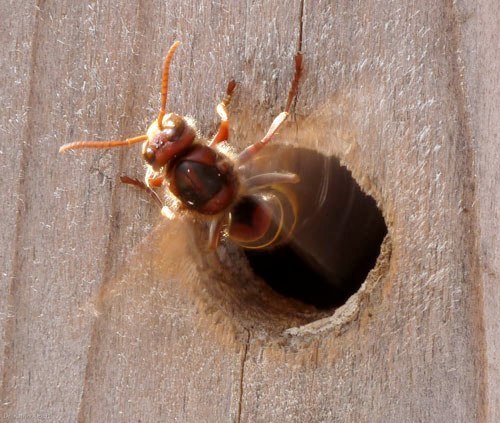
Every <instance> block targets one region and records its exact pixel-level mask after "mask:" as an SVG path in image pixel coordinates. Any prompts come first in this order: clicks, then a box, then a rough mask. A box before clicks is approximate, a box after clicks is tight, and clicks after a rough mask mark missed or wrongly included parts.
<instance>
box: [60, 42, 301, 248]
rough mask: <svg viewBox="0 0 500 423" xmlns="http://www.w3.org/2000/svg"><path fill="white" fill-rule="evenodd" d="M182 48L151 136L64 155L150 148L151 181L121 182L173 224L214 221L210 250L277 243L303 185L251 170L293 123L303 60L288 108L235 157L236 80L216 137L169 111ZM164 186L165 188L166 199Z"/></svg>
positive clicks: (291, 221) (93, 144)
mask: <svg viewBox="0 0 500 423" xmlns="http://www.w3.org/2000/svg"><path fill="white" fill-rule="evenodd" d="M179 44H180V43H179V41H176V42H174V43H173V44H172V46H171V47H170V49H169V51H168V53H167V55H166V57H165V61H164V65H163V73H162V81H161V102H160V111H159V113H158V117H157V118H156V119H155V120H154V121H153V123H152V124H151V125H150V126H149V128H148V129H147V131H146V133H145V134H143V135H139V136H136V137H133V138H128V139H125V140H109V141H77V142H72V143H69V144H65V145H63V146H62V147H61V148H60V149H59V152H60V153H63V152H65V151H68V150H77V149H95V148H104V149H108V148H114V147H122V146H130V145H134V144H137V143H143V145H142V158H143V160H144V162H145V165H146V174H145V179H144V182H142V181H139V180H137V179H132V178H129V177H127V176H123V177H121V180H122V182H124V183H126V184H131V185H135V186H137V187H139V188H142V189H144V190H146V191H148V192H149V193H150V194H151V195H152V196H153V198H155V200H156V201H157V202H158V203H159V204H160V205H161V212H162V214H163V215H164V216H165V217H167V218H168V219H173V218H174V217H175V216H176V215H177V214H178V213H180V212H182V211H188V212H190V213H191V214H192V215H194V216H197V217H201V218H202V219H203V220H205V221H208V228H209V229H208V246H209V248H210V249H215V248H216V247H217V245H218V244H219V241H220V239H221V236H222V234H225V235H226V236H228V237H229V238H230V239H231V240H233V241H234V242H235V243H237V244H238V245H240V246H242V247H244V248H264V247H267V246H270V245H275V244H276V243H277V242H278V241H280V240H282V239H284V238H285V237H286V235H287V234H288V233H290V232H291V231H292V230H293V227H294V225H295V222H296V216H297V206H296V202H295V201H294V199H293V195H292V193H291V191H290V190H288V189H287V186H288V185H290V184H295V183H297V182H299V177H298V175H297V174H295V173H287V172H269V173H260V174H254V175H251V176H247V175H246V173H245V172H244V169H246V168H247V166H248V165H249V163H251V162H252V161H253V160H254V159H255V157H256V156H257V153H259V151H261V150H262V149H263V148H264V147H265V146H266V145H267V144H268V143H269V142H270V141H271V140H272V139H273V137H274V136H275V134H276V133H277V131H278V129H279V128H280V127H281V126H282V125H283V123H284V122H285V121H286V119H287V118H288V116H289V113H290V108H291V106H292V103H293V100H294V99H295V97H296V95H297V91H298V86H299V80H300V77H301V73H302V55H301V53H297V55H296V56H295V76H294V78H293V80H292V83H291V87H290V91H289V93H288V99H287V103H286V106H285V109H284V110H283V111H282V112H281V113H279V114H278V116H276V118H275V119H274V120H273V122H272V124H271V126H270V127H269V129H268V131H267V133H266V134H265V135H264V137H263V138H262V139H260V140H259V141H257V142H255V143H254V144H251V145H250V146H248V147H247V148H245V149H244V150H243V151H241V152H240V153H239V154H236V155H235V154H231V152H230V151H229V150H228V149H227V148H225V147H224V145H225V144H226V142H227V141H228V140H229V128H230V125H229V117H228V106H229V104H230V102H231V98H232V96H233V91H234V89H235V87H236V82H235V81H234V80H231V81H230V82H229V83H228V85H227V89H226V94H225V96H224V97H223V99H222V101H221V102H220V103H219V104H218V105H217V107H216V112H217V114H218V116H219V118H220V124H219V127H218V130H217V132H216V133H215V135H214V136H213V137H211V139H208V138H207V137H203V136H202V135H201V134H200V133H199V131H198V130H197V129H196V123H195V121H194V120H193V119H191V118H189V117H186V116H180V115H178V114H175V113H173V112H169V113H167V110H166V105H167V94H168V78H169V71H170V65H171V62H172V59H173V56H174V53H175V51H176V50H177V48H178V46H179ZM157 189H163V191H164V198H163V200H162V199H161V198H160V196H159V195H158V194H157V192H156V190H157Z"/></svg>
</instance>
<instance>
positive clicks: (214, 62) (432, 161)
mask: <svg viewBox="0 0 500 423" xmlns="http://www.w3.org/2000/svg"><path fill="white" fill-rule="evenodd" d="M0 9H1V10H3V11H4V14H5V16H9V19H7V20H6V22H5V24H4V25H3V26H2V28H1V29H0V40H1V41H2V45H3V46H4V49H3V54H2V58H1V61H0V69H1V73H0V75H1V76H0V84H1V90H0V96H1V99H2V105H3V108H2V109H3V113H2V114H1V121H0V133H1V134H2V137H1V138H0V166H1V170H2V175H3V177H2V179H1V180H0V188H1V192H2V201H1V206H0V207H1V213H2V221H1V223H0V225H1V226H2V230H1V231H0V234H1V237H2V238H1V240H2V247H3V248H2V251H3V252H2V254H1V265H2V285H1V295H0V324H1V326H0V327H1V332H0V352H1V353H2V360H1V364H0V366H1V372H2V391H1V392H2V393H1V399H2V401H1V404H2V405H1V407H2V417H3V420H6V421H8V420H9V419H10V420H13V421H15V420H16V419H17V420H19V419H25V420H34V419H36V418H45V419H49V420H51V421H75V420H78V421H144V422H146V421H189V422H196V421H238V422H239V421H248V422H254V421H276V422H278V421H297V422H299V421H300V422H302V421H325V422H327V421H328V422H331V421H347V422H351V421H370V422H373V421H380V422H382V421H384V422H386V421H467V422H469V421H485V420H487V421H492V422H493V421H497V420H498V417H499V415H500V411H499V410H500V400H499V398H500V396H499V395H498V387H499V381H500V373H499V371H498V368H497V366H496V362H497V361H498V360H497V356H498V353H497V348H496V345H497V343H498V339H500V338H499V336H498V335H499V333H498V332H499V330H500V329H499V328H500V326H499V325H498V323H497V322H498V321H499V320H500V319H499V318H498V317H499V312H498V310H499V304H500V299H499V297H498V289H496V282H497V281H498V274H499V271H500V262H499V259H498V257H499V254H498V253H499V249H500V242H499V238H498V213H497V210H498V207H499V206H500V193H499V189H498V187H497V181H498V179H499V171H498V169H499V168H500V166H499V161H500V160H499V156H498V154H499V153H498V151H497V150H498V149H497V148H496V145H495V141H496V138H495V137H496V134H497V133H498V128H497V126H498V121H499V120H498V74H499V73H498V67H499V63H500V58H499V55H498V52H497V42H496V34H497V33H498V31H499V29H500V22H499V18H498V16H500V14H499V12H500V11H499V10H498V9H499V6H498V5H497V4H496V3H495V2H493V1H492V0H481V1H479V2H471V1H468V0H461V1H459V2H451V1H448V2H443V3H435V2H431V1H424V0H421V1H416V2H403V1H395V2H376V1H367V2H352V1H347V0H341V1H338V2H335V3H332V2H329V1H317V2H314V3H313V2H303V1H298V0H297V1H293V2H291V3H290V2H288V3H287V4H286V5H285V4H284V3H283V2H261V1H258V2H254V1H249V2H218V3H213V2H206V1H202V2H197V3H191V2H158V1H153V2H139V3H138V4H132V3H122V4H118V3H114V2H97V3H91V4H80V3H78V2H57V3H55V2H47V1H42V0H39V1H37V2H25V3H23V4H21V5H19V4H17V3H16V4H14V3H10V2H7V1H3V2H2V3H1V4H0ZM175 39H179V40H180V41H181V42H182V45H181V48H180V49H179V51H178V53H177V54H176V57H175V59H174V63H173V67H172V71H171V83H170V91H169V107H170V108H171V109H172V110H175V111H177V112H178V113H181V114H189V115H192V116H194V117H195V118H196V119H197V121H198V122H199V128H200V130H201V131H202V132H204V133H208V132H209V131H211V130H213V128H215V125H216V122H217V119H216V115H215V112H214V107H215V105H216V104H217V102H218V101H219V99H220V97H221V95H222V93H223V90H224V87H225V84H226V83H227V81H228V80H229V79H231V78H235V79H236V80H237V81H238V83H239V85H238V89H237V94H236V95H235V98H234V101H233V104H232V108H231V116H232V120H233V129H234V133H235V135H234V137H233V138H232V140H231V142H232V144H233V145H234V147H235V149H237V150H239V149H241V148H243V147H244V146H246V145H248V144H249V143H250V142H252V141H253V140H256V139H258V138H259V136H261V135H262V134H263V133H264V132H265V130H266V129H267V127H268V125H269V124H270V122H271V121H272V119H273V117H274V116H276V114H277V113H278V112H279V111H280V110H281V108H282V107H283V105H284V103H285V99H286V93H287V90H288V85H289V81H290V79H291V78H292V75H293V56H294V54H295V53H296V51H297V49H298V48H299V47H298V46H299V45H300V49H301V50H302V52H303V53H304V68H305V74H304V79H303V83H302V85H301V87H300V92H299V96H298V101H297V104H296V108H295V111H296V116H295V120H294V121H293V122H292V123H290V125H291V128H293V129H294V130H295V134H296V136H295V139H294V140H293V141H294V142H295V143H296V144H298V145H300V146H302V147H308V148H313V149H315V150H316V151H318V152H321V153H324V154H325V155H331V154H335V155H336V156H338V157H339V158H340V159H341V160H342V162H343V163H344V164H345V165H346V166H347V167H348V168H349V169H350V170H351V171H352V172H353V175H354V176H355V177H356V178H357V180H358V181H359V183H360V184H361V186H362V187H363V188H364V189H365V190H366V191H368V192H369V193H370V194H372V195H373V196H374V197H375V199H376V200H377V201H378V202H379V204H380V205H381V208H382V210H383V213H384V216H385V218H386V221H387V223H388V226H389V234H390V238H388V239H387V240H386V242H385V244H384V251H385V256H384V257H383V259H381V260H380V261H379V263H378V265H377V268H376V270H375V271H374V272H373V273H372V274H371V275H370V277H369V280H368V281H367V283H366V284H365V285H364V287H363V288H362V292H361V293H360V294H358V295H357V296H355V297H353V298H352V299H351V300H350V301H349V302H348V304H347V306H346V307H344V308H342V309H340V310H337V311H336V312H335V313H334V312H333V311H330V312H321V313H317V312H315V311H314V310H312V309H311V308H307V307H303V306H301V305H300V304H298V303H295V302H293V301H289V300H286V299H283V298H280V297H278V296H277V295H276V294H273V293H272V292H271V291H270V290H269V288H267V287H266V286H265V285H263V284H262V283H261V282H259V281H258V280H255V277H254V276H253V275H252V273H251V271H250V269H248V268H247V267H245V263H244V261H241V256H240V255H239V254H238V252H235V251H232V250H231V249H224V248H223V249H222V250H221V252H220V254H219V257H218V258H217V257H214V256H211V255H207V254H205V253H204V252H203V251H201V249H200V247H199V239H198V238H199V236H200V235H199V233H197V232H196V231H195V232H194V234H193V232H192V230H191V229H190V227H191V226H190V225H189V222H180V221H175V222H171V223H169V222H163V221H162V219H161V217H160V216H159V213H158V210H157V209H156V208H155V206H154V205H153V204H151V202H150V201H149V200H148V198H145V196H144V195H142V194H143V193H141V192H136V191H134V190H132V189H130V188H128V187H124V186H121V185H120V184H119V183H118V182H117V175H119V174H122V173H127V174H128V175H130V176H135V177H140V176H141V175H142V172H143V169H142V163H141V160H140V157H139V155H138V154H137V150H138V149H137V148H135V149H134V148H132V149H129V150H120V151H100V152H91V153H87V154H68V155H66V156H59V155H58V154H57V151H58V148H59V147H60V145H62V144H63V143H65V142H69V141H73V140H77V139H82V138H84V139H112V138H124V137H127V136H133V135H137V134H140V133H141V132H142V131H144V130H145V128H147V126H148V125H149V123H150V121H151V120H153V119H154V118H155V114H156V113H157V109H158V100H159V95H158V90H159V75H160V68H161V63H162V60H163V55H164V54H165V52H166V50H167V49H168V46H169V45H170V44H171V43H172V42H173V41H174V40H175ZM311 119H313V120H314V119H316V120H317V121H318V122H321V123H322V124H323V125H320V124H318V128H323V130H322V131H319V130H318V131H317V132H316V135H314V136H313V135H311V132H310V131H309V132H307V131H306V130H305V128H304V126H303V123H302V122H308V121H309V122H310V121H311ZM325 122H326V123H327V124H328V128H330V130H329V131H325V129H324V128H325V126H324V124H325ZM304 125H305V124H304ZM304 134H306V135H307V136H306V135H304ZM285 141H286V140H281V142H285ZM154 228H156V229H154ZM197 242H198V247H197ZM220 261H221V262H222V266H221V264H220Z"/></svg>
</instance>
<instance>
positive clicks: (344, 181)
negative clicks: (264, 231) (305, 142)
mask: <svg viewBox="0 0 500 423" xmlns="http://www.w3.org/2000/svg"><path fill="white" fill-rule="evenodd" d="M253 165H254V169H252V171H253V172H256V173H262V172H275V171H287V172H294V173H296V174H298V175H300V179H301V180H300V182H299V183H298V184H294V185H293V191H294V194H295V196H296V200H297V204H298V217H297V224H296V226H295V229H294V231H293V236H292V237H291V239H290V240H289V242H286V243H284V244H283V245H279V246H276V247H275V248H270V249H262V250H246V249H242V248H240V247H238V245H237V244H235V243H232V242H230V241H227V242H223V243H222V244H221V245H220V247H219V248H218V250H217V252H216V253H215V254H213V253H212V254H210V253H208V254H207V252H206V251H205V252H203V254H200V255H199V256H198V257H199V258H200V263H201V265H202V266H203V267H202V270H203V271H202V274H203V275H204V278H203V281H202V282H203V290H202V291H201V293H202V294H203V298H204V299H203V304H205V307H207V308H206V309H207V310H210V311H211V312H213V311H215V310H220V311H222V312H223V314H225V315H226V316H229V317H230V318H231V319H232V320H233V321H234V322H235V323H236V324H237V326H238V327H244V328H246V329H247V330H252V331H254V332H255V331H258V332H259V333H260V334H261V336H263V338H265V339H268V338H269V339H279V340H283V334H286V333H288V332H287V331H289V330H292V329H293V328H299V327H302V326H303V325H308V324H309V323H313V322H316V321H318V322H319V321H321V319H323V318H325V317H328V316H332V315H333V314H334V312H335V310H337V308H338V307H340V306H342V305H343V304H344V303H345V302H346V301H347V300H348V299H349V298H350V297H351V296H352V295H353V294H355V293H356V292H357V291H358V290H359V288H360V287H361V286H362V285H363V282H365V281H366V282H367V283H368V285H367V286H369V291H370V292H371V291H372V290H373V288H374V286H376V284H377V282H376V281H379V280H381V279H382V276H383V275H384V274H385V272H387V270H388V262H389V259H390V250H391V247H390V245H391V242H390V238H389V236H388V233H387V226H386V223H385V221H384V218H383V215H382V213H381V211H380V209H379V208H378V207H377V203H376V201H375V199H374V198H373V197H371V196H370V195H367V194H366V193H365V192H364V191H363V190H362V189H361V187H360V186H359V184H358V183H357V182H356V180H355V179H354V178H353V176H352V174H351V172H350V171H349V170H348V169H347V168H346V167H345V166H342V165H341V164H340V161H339V159H337V158H336V157H333V156H325V155H323V154H321V153H319V152H316V151H313V150H309V149H304V148H295V147H286V146H285V147H284V146H276V147H275V146H270V147H269V148H268V149H266V155H263V156H261V157H260V158H259V159H258V160H257V162H256V163H254V164H253ZM204 233H206V231H201V232H200V233H199V239H197V240H196V243H197V244H198V245H200V244H201V243H202V240H206V238H205V237H203V235H201V234H204ZM372 269H373V270H372ZM363 286H364V285H363ZM355 308H356V307H355ZM347 310H351V308H348V309H347ZM344 314H345V313H344ZM355 314H356V313H354V314H353V313H351V312H350V311H349V312H347V314H345V316H347V317H346V318H343V317H341V318H340V320H339V322H340V323H339V324H343V323H347V322H348V321H350V320H351V319H352V318H353V316H354V315H355ZM349 316H350V317H349ZM279 342H281V341H279Z"/></svg>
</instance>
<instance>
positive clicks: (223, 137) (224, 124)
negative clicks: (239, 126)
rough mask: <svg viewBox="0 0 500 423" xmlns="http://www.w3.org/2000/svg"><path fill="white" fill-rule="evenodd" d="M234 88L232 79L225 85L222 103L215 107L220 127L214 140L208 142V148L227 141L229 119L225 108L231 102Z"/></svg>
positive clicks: (234, 84) (234, 83)
mask: <svg viewBox="0 0 500 423" xmlns="http://www.w3.org/2000/svg"><path fill="white" fill-rule="evenodd" d="M235 87H236V82H235V81H234V79H232V80H231V81H229V83H228V84H227V89H226V95H225V96H224V98H223V99H222V101H221V102H220V103H219V104H218V105H217V108H216V111H217V114H218V115H219V117H220V125H219V129H218V131H217V133H216V134H215V136H214V138H213V139H212V141H211V142H210V144H209V145H210V146H211V147H213V146H214V145H217V144H219V143H220V142H222V141H227V140H228V138H229V118H228V114H227V108H228V106H229V103H230V102H231V98H232V96H233V91H234V88H235Z"/></svg>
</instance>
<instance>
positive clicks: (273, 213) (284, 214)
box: [228, 187, 297, 249]
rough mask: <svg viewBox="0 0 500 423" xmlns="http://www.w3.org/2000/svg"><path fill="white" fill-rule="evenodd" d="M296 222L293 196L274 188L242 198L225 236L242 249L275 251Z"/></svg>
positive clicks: (234, 208)
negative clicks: (268, 248)
mask: <svg viewBox="0 0 500 423" xmlns="http://www.w3.org/2000/svg"><path fill="white" fill-rule="evenodd" d="M296 220H297V204H296V200H295V196H294V195H293V193H292V192H291V191H290V190H286V188H284V187H281V188H280V189H278V188H277V187H276V188H273V189H269V190H267V191H266V192H264V193H255V194H250V195H246V196H244V197H242V198H241V199H240V200H239V201H238V203H236V204H235V205H234V207H233V208H232V210H231V213H230V215H229V225H228V234H229V237H230V238H231V239H232V240H233V241H234V242H236V243H237V244H238V245H240V246H242V247H244V248H251V249H259V248H266V247H274V246H277V245H279V244H281V243H283V242H285V241H286V240H288V239H289V237H290V236H291V234H292V232H293V229H294V228H295V223H296Z"/></svg>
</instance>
